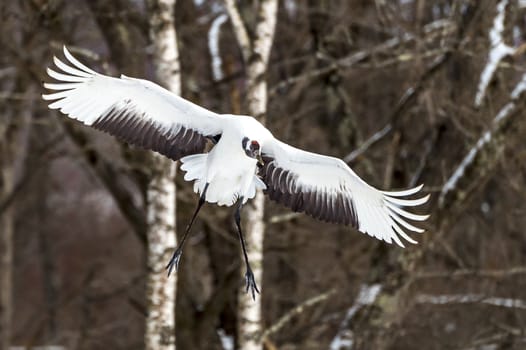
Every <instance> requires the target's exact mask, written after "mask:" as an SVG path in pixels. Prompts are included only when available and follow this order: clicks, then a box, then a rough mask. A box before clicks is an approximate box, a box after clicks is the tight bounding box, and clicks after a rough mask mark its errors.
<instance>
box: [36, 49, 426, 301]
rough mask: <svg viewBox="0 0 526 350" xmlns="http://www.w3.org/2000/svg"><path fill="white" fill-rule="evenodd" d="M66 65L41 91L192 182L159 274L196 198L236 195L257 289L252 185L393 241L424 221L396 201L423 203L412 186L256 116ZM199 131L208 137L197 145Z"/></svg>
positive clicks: (175, 260) (219, 200)
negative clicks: (246, 220) (249, 225)
mask: <svg viewBox="0 0 526 350" xmlns="http://www.w3.org/2000/svg"><path fill="white" fill-rule="evenodd" d="M64 55H65V57H66V59H67V61H68V63H69V64H66V63H64V62H62V61H60V60H59V59H57V58H56V57H54V62H55V65H56V66H57V67H58V68H59V69H60V70H61V71H62V72H57V71H54V70H52V69H49V68H48V70H47V72H48V74H49V76H50V77H51V78H54V79H55V80H56V81H57V82H55V83H44V87H46V88H47V89H49V90H53V92H52V93H50V94H45V95H42V97H43V98H44V100H49V101H53V102H52V103H50V104H49V108H51V109H59V110H60V111H61V112H62V113H64V114H66V115H67V116H68V117H70V118H72V119H76V120H78V121H80V122H82V123H83V124H85V125H89V126H91V127H93V128H95V129H99V130H102V131H105V132H107V133H110V134H111V135H115V136H116V137H118V138H120V139H122V140H124V141H126V142H128V143H130V144H133V145H136V146H139V147H143V148H146V149H150V150H153V151H156V152H159V153H161V154H163V155H165V156H166V157H168V158H170V159H172V160H174V161H177V160H181V163H182V165H181V169H182V170H183V171H185V172H186V174H185V176H184V179H185V180H187V181H194V192H196V193H197V194H198V195H199V202H198V205H197V208H196V210H195V212H194V215H193V217H192V219H191V221H190V224H189V225H188V227H187V229H186V231H185V233H184V235H183V238H182V240H181V242H180V243H179V245H178V247H177V249H176V250H175V252H174V254H173V257H172V259H171V260H170V262H169V263H168V265H167V269H168V274H170V272H171V271H172V270H173V269H174V268H175V269H176V270H177V267H178V265H179V260H180V258H181V254H182V252H183V246H184V243H185V241H186V238H187V236H188V234H189V232H190V229H191V227H192V224H193V222H194V220H195V218H196V216H197V213H198V212H199V209H200V208H201V206H202V205H203V203H205V202H209V203H216V204H218V205H226V206H232V205H234V204H236V209H235V215H234V217H235V222H236V226H237V231H238V235H239V240H240V242H241V247H242V249H243V255H244V258H245V265H246V274H245V278H246V284H247V285H246V287H247V292H248V290H249V289H250V291H251V292H252V295H254V293H255V292H259V291H258V289H257V285H256V282H255V280H254V276H253V274H252V270H251V269H250V264H249V261H248V258H247V252H246V247H245V241H244V238H243V233H242V230H241V224H240V211H241V207H242V206H243V204H245V203H246V202H247V201H248V200H249V199H251V198H253V197H254V196H255V194H256V190H258V189H262V190H264V191H265V193H266V194H267V195H268V196H269V197H270V199H272V200H274V201H276V202H279V203H281V204H284V205H285V206H287V207H289V208H290V209H292V210H294V211H296V212H305V213H306V214H308V215H310V216H312V217H314V218H316V219H319V220H323V221H327V222H332V223H339V224H345V225H351V226H352V227H354V228H356V229H357V230H359V231H361V232H363V233H367V234H368V235H370V236H372V237H376V238H378V239H380V240H383V241H386V242H388V243H391V242H393V241H394V242H395V243H397V244H398V245H399V246H401V247H403V246H404V244H403V243H402V240H401V239H400V238H403V239H404V240H406V241H408V242H410V243H416V241H414V240H413V239H412V238H411V237H409V236H408V235H407V234H406V233H405V232H404V230H403V229H402V228H404V229H406V230H409V231H413V232H423V231H424V230H422V229H421V228H418V227H415V226H414V225H412V224H411V223H409V222H408V221H407V219H409V220H415V221H424V220H426V219H427V217H428V215H416V214H413V213H410V212H408V211H406V210H404V209H403V207H414V206H418V205H421V204H424V203H426V202H427V200H428V198H429V195H427V196H424V197H421V198H418V199H402V198H400V197H405V196H409V195H413V194H416V193H417V192H419V191H420V189H421V188H422V186H418V187H415V188H411V189H407V190H403V191H396V192H384V191H379V190H377V189H375V188H373V187H371V186H369V185H368V184H367V183H365V182H364V181H363V180H362V179H360V178H359V177H358V175H356V174H355V173H354V172H353V171H352V170H351V168H349V167H348V166H347V164H345V163H344V162H343V161H342V160H340V159H337V158H333V157H329V156H324V155H320V154H316V153H311V152H307V151H303V150H300V149H298V148H295V147H292V146H290V145H288V144H286V143H283V142H281V141H279V140H277V139H276V138H274V136H272V134H271V132H270V131H269V130H268V129H267V128H265V127H264V126H263V125H262V124H261V123H259V122H258V121H257V120H256V119H254V118H252V117H249V116H239V115H230V114H216V113H214V112H211V111H209V110H207V109H205V108H202V107H200V106H197V105H195V104H193V103H192V102H190V101H187V100H185V99H183V98H181V97H179V96H177V95H174V94H173V93H171V92H169V91H168V90H166V89H164V88H162V87H160V86H159V85H156V84H154V83H152V82H150V81H147V80H142V79H134V78H130V77H126V76H124V75H122V76H121V77H120V78H113V77H109V76H106V75H102V74H100V73H97V72H95V71H93V70H92V69H90V68H88V67H86V66H85V65H84V64H82V63H80V62H79V61H78V60H77V59H76V58H74V57H73V56H72V55H71V54H70V53H69V51H68V50H67V49H66V47H64ZM207 140H210V141H211V142H213V143H214V147H213V148H212V149H211V150H210V152H208V153H204V151H205V146H206V143H207Z"/></svg>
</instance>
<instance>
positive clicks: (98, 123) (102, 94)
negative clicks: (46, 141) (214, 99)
mask: <svg viewBox="0 0 526 350" xmlns="http://www.w3.org/2000/svg"><path fill="white" fill-rule="evenodd" d="M64 56H65V57H66V60H67V61H68V64H66V63H64V62H62V61H60V60H59V59H58V58H56V57H54V62H55V65H56V66H57V68H59V69H60V70H62V73H59V72H57V71H54V70H52V69H50V68H48V70H47V72H48V74H49V76H50V77H52V78H54V79H55V80H56V81H57V82H54V83H44V87H46V88H47V89H49V90H53V92H52V93H50V94H45V95H42V98H43V99H44V100H50V101H54V102H52V103H50V105H49V108H51V109H59V110H60V111H61V112H62V113H64V114H66V115H68V116H69V117H70V118H72V119H77V120H79V121H81V122H82V123H84V124H86V125H89V126H92V127H94V128H96V129H99V130H102V131H105V132H108V133H110V134H112V135H115V136H117V137H119V138H121V139H122V140H124V141H126V142H128V143H131V144H134V145H136V146H139V147H143V148H146V149H151V150H154V151H156V152H159V153H161V154H163V155H165V156H167V157H169V158H171V159H173V160H178V159H179V158H181V157H184V156H186V155H190V154H195V153H200V152H202V151H203V150H204V148H205V145H206V140H207V137H209V138H214V137H217V136H218V135H221V133H222V123H221V116H220V115H218V114H215V113H213V112H211V111H209V110H206V109H204V108H202V107H199V106H197V105H195V104H193V103H191V102H190V101H187V100H185V99H183V98H182V97H179V96H177V95H175V94H173V93H171V92H170V91H168V90H166V89H164V88H162V87H160V86H159V85H157V84H154V83H152V82H150V81H147V80H142V79H134V78H129V77H126V76H121V77H120V78H113V77H109V76H106V75H102V74H99V73H97V72H95V71H93V70H91V69H90V68H88V67H86V66H85V65H84V64H82V63H80V62H79V61H78V60H77V59H76V58H75V57H73V56H72V55H71V54H70V53H69V51H68V50H67V49H66V47H64Z"/></svg>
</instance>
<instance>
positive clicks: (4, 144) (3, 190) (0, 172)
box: [0, 77, 34, 349]
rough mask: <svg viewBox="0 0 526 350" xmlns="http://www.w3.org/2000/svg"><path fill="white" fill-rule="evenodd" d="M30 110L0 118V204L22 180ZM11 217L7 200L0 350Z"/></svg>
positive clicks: (6, 335) (9, 280)
mask: <svg viewBox="0 0 526 350" xmlns="http://www.w3.org/2000/svg"><path fill="white" fill-rule="evenodd" d="M9 78H11V77H9ZM13 80H14V79H13ZM13 80H12V81H11V83H12V82H13ZM6 85H10V84H4V89H5V91H9V90H11V89H12V88H13V87H12V86H10V87H6ZM12 85H14V84H12ZM32 93H34V89H29V90H28V94H32ZM31 108H32V106H31V105H29V106H25V105H24V106H23V105H22V104H20V107H19V108H17V107H15V108H13V107H8V108H7V111H4V112H3V113H2V115H1V117H2V120H1V121H0V202H4V200H6V199H7V198H10V197H11V196H12V195H13V193H14V191H15V189H16V187H17V185H19V184H17V180H16V179H20V178H23V177H24V176H23V175H22V173H23V171H24V169H23V164H24V162H25V159H26V155H27V148H28V144H29V125H30V118H31ZM15 117H16V118H15ZM14 217H15V213H14V209H13V202H12V201H11V202H10V203H9V204H7V205H6V206H5V207H3V208H2V209H0V349H9V346H10V340H11V331H12V330H11V328H12V315H13V310H12V307H13V294H12V293H13V254H14V252H13V234H14Z"/></svg>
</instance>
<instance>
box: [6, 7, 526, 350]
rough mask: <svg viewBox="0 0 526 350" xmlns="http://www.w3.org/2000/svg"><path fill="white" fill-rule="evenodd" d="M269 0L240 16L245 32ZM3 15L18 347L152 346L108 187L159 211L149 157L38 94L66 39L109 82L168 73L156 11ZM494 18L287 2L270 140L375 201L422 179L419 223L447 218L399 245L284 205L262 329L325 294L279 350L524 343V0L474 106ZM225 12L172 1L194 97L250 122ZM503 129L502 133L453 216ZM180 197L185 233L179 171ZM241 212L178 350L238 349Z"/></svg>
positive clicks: (185, 281) (200, 244) (137, 239)
mask: <svg viewBox="0 0 526 350" xmlns="http://www.w3.org/2000/svg"><path fill="white" fill-rule="evenodd" d="M256 2H257V1H255V0H254V1H242V2H239V3H238V5H239V6H240V9H241V11H242V14H243V16H244V18H245V19H246V21H247V25H248V27H249V28H250V23H251V22H250V21H253V20H254V18H253V17H254V16H253V12H252V9H253V6H254V3H256ZM506 3H507V1H506ZM0 4H1V18H0V26H1V38H2V40H1V54H0V77H1V80H0V85H1V91H0V139H1V140H0V145H1V146H0V150H1V151H2V153H1V154H0V165H1V167H2V168H3V169H7V168H8V167H10V168H14V170H15V174H16V175H15V177H14V186H12V187H13V190H12V191H6V190H5V188H7V185H6V183H5V182H4V183H0V186H1V187H3V188H4V190H2V193H1V197H0V211H1V212H0V215H3V216H8V215H10V216H12V217H14V228H15V229H14V235H13V238H14V243H13V251H14V261H13V266H12V268H13V280H12V285H3V286H0V288H12V290H13V295H14V300H13V317H12V330H13V334H12V340H11V343H12V344H13V345H21V346H22V345H23V346H36V345H50V344H54V345H62V346H64V347H65V348H66V349H141V348H142V346H143V345H142V344H143V334H144V320H145V318H144V293H145V290H144V289H145V288H144V281H145V276H146V273H147V271H146V269H145V255H144V252H145V241H144V236H143V235H141V234H140V232H138V231H137V230H134V229H133V228H132V226H133V225H132V224H131V223H130V221H129V218H130V216H129V215H126V210H127V208H126V207H122V206H118V205H117V204H116V203H117V201H116V200H115V198H114V197H113V195H112V192H111V191H110V190H109V189H110V188H111V186H119V187H120V188H121V189H124V190H125V191H124V192H125V193H127V195H128V198H127V200H128V201H131V202H133V203H135V204H136V205H138V206H139V207H140V206H142V205H143V203H144V196H143V195H144V193H142V192H141V188H143V187H142V186H141V183H142V182H144V179H145V177H146V175H147V173H148V164H147V163H145V161H144V159H145V152H144V151H141V150H137V149H135V148H132V147H129V146H127V145H124V144H121V143H119V142H117V141H116V140H115V139H114V138H112V137H109V136H107V135H105V134H102V133H99V132H96V131H93V130H90V129H88V128H85V127H82V126H81V125H79V124H78V123H74V122H71V121H70V120H66V118H64V117H62V116H60V115H59V114H58V113H56V112H55V111H50V110H48V109H47V106H46V104H45V103H44V102H43V101H42V100H41V99H40V94H41V93H42V92H43V89H42V87H41V82H42V81H43V80H45V79H46V77H45V68H46V67H47V66H49V65H51V63H52V56H53V55H57V56H58V57H62V53H61V48H62V45H63V44H67V45H68V47H70V49H71V51H72V52H73V53H74V54H75V55H76V56H77V57H78V58H79V59H80V60H81V61H83V62H84V63H86V64H88V65H89V66H90V67H92V68H94V69H95V70H98V71H101V72H105V73H107V74H112V75H117V74H120V73H123V74H126V75H129V76H135V77H142V78H149V79H153V75H152V74H153V73H152V72H153V68H152V59H151V54H150V51H151V50H150V49H149V47H150V46H149V45H150V44H149V39H148V22H147V20H146V17H145V7H144V4H143V3H142V1H139V0H115V1H104V0H90V1H88V0H68V1H61V0H55V1H51V0H49V1H46V0H19V1H8V0H1V1H0ZM497 4H498V2H497V1H489V0H481V1H475V0H473V1H469V0H452V1H446V0H443V1H441V0H436V1H423V0H406V1H365V0H320V1H315V0H309V1H299V0H290V1H285V0H284V1H280V4H279V10H278V24H277V28H276V36H275V39H274V43H273V48H272V54H271V59H270V63H269V70H268V74H267V77H268V81H269V96H270V97H269V107H268V108H269V111H268V117H267V125H268V127H269V128H270V129H271V130H272V131H273V133H274V135H275V136H277V137H278V138H280V139H281V140H283V141H285V142H288V143H290V144H293V145H295V146H298V147H301V148H304V149H306V150H310V151H315V152H319V153H324V154H329V155H334V156H338V157H342V158H344V157H347V160H350V162H349V164H350V165H351V166H352V167H353V169H354V170H355V171H356V172H357V173H358V174H359V175H360V176H361V177H362V178H363V179H364V180H366V181H367V182H368V183H370V184H372V185H374V186H376V187H378V188H381V189H398V188H406V187H408V186H414V185H417V184H420V183H424V184H425V187H424V191H425V192H428V193H431V195H432V196H431V200H430V203H429V204H427V205H426V206H425V207H423V208H422V209H421V210H420V212H422V213H425V212H428V213H431V214H432V215H431V217H430V219H429V220H428V221H427V222H426V223H425V224H424V226H425V228H426V232H425V233H424V234H421V235H419V234H413V235H412V237H413V238H415V239H417V240H418V241H419V244H418V245H410V246H409V247H407V248H406V249H401V248H399V247H397V246H393V245H388V244H386V243H384V242H378V241H376V240H375V239H372V238H370V237H368V236H366V235H363V234H361V233H359V232H357V231H356V230H353V229H350V228H348V227H344V226H338V225H332V224H325V223H320V222H317V221H315V220H314V219H311V218H309V217H307V216H305V215H289V214H291V213H290V212H289V211H288V210H287V209H286V208H284V207H282V206H281V205H278V204H276V203H273V202H270V201H267V204H266V213H265V220H266V222H267V229H266V237H265V247H264V253H265V255H264V278H263V283H262V285H263V288H262V293H261V295H260V297H261V298H262V302H263V316H264V324H265V327H266V328H268V327H271V326H273V325H275V324H276V322H277V321H278V320H279V319H280V318H281V317H282V316H283V315H286V314H287V313H288V312H289V311H290V310H291V309H293V308H294V307H296V306H298V305H301V304H302V303H304V302H305V301H308V300H309V299H311V298H313V297H316V296H320V295H321V298H322V300H319V301H316V302H314V303H312V304H309V303H308V304H307V305H305V307H304V309H303V311H302V312H298V313H295V314H294V315H292V318H291V319H290V320H288V321H286V323H284V324H283V325H282V326H281V327H280V328H279V329H278V330H277V331H275V332H273V333H272V334H271V335H270V336H269V338H268V341H267V342H266V343H265V347H266V348H267V349H280V350H289V349H329V348H331V343H333V341H334V339H335V338H336V337H340V339H343V338H345V339H347V340H349V339H351V338H352V345H349V344H348V342H347V343H345V342H344V343H345V344H343V343H342V344H341V349H350V348H351V347H352V348H353V349H466V350H467V349H524V348H526V235H525V232H524V227H525V226H526V204H525V199H526V143H525V142H524V140H525V136H526V122H525V118H524V116H525V108H524V101H525V100H526V96H522V95H519V96H516V97H512V94H511V93H512V91H513V90H514V89H515V88H516V86H517V84H518V83H519V81H520V80H521V79H522V78H523V75H524V74H526V62H525V59H524V55H523V48H525V43H526V26H525V25H526V6H525V4H524V1H510V2H509V3H507V6H506V8H505V23H504V30H503V32H502V36H503V40H504V42H505V43H506V44H507V45H508V46H510V47H512V48H514V49H515V52H514V53H513V54H511V55H508V56H507V57H505V58H504V59H503V60H502V61H500V62H499V64H498V67H497V68H496V71H495V72H494V74H493V76H492V79H491V81H490V84H489V86H488V88H487V91H486V92H485V94H484V98H483V100H482V102H481V105H480V106H479V107H475V106H474V100H475V95H476V94H477V91H478V86H479V81H480V79H481V73H482V71H483V70H484V67H485V66H486V64H487V63H488V56H489V52H490V50H491V45H490V34H489V33H490V31H491V28H492V27H493V23H494V19H495V17H496V15H497ZM224 13H225V11H224V8H223V3H222V2H221V1H220V0H202V1H191V0H178V1H177V6H176V9H175V16H176V29H177V35H178V40H179V51H180V59H181V65H182V69H181V78H182V82H183V96H184V97H185V98H187V99H190V100H191V101H194V102H196V103H198V104H200V105H203V106H205V107H207V108H209V109H212V110H214V111H217V112H221V113H243V111H244V110H245V108H246V105H245V100H244V96H245V93H246V85H245V80H244V77H245V70H244V65H243V63H242V60H241V52H240V50H239V46H238V45H237V42H236V38H235V36H234V33H233V31H232V27H231V25H230V23H229V22H228V21H227V22H225V23H224V24H223V25H222V27H221V29H220V36H219V39H220V41H219V48H220V56H221V58H222V72H223V77H222V78H221V79H219V80H217V79H214V77H213V74H212V64H211V53H210V50H209V46H208V35H209V31H210V27H211V24H212V22H213V20H214V19H215V18H216V17H217V16H220V15H222V14H224ZM508 103H512V104H513V106H512V109H511V111H510V113H509V115H507V116H506V118H505V120H503V121H502V122H501V123H500V124H497V123H495V122H494V119H495V117H496V116H497V115H498V113H499V111H501V109H502V108H503V107H504V106H506V104H508ZM487 130H492V134H491V135H492V137H491V139H489V141H488V142H487V143H485V144H484V145H482V147H480V148H481V149H480V152H477V154H476V155H475V157H474V159H473V162H472V163H470V164H469V166H467V167H466V169H465V171H464V172H463V174H462V176H460V178H459V181H458V184H457V185H456V186H455V188H454V189H452V190H451V191H449V192H448V193H447V195H445V196H443V200H442V201H441V203H439V198H440V197H441V192H442V190H443V187H444V185H445V184H446V183H447V182H448V180H449V179H450V177H451V176H452V174H453V173H454V171H455V169H457V167H458V166H459V164H460V162H461V161H462V159H463V158H464V157H466V155H468V153H469V152H470V151H471V150H472V149H473V147H474V146H475V145H476V144H477V142H478V141H479V139H480V138H481V137H483V135H484V133H485V132H486V131H487ZM373 136H375V138H374V139H371V137H373ZM371 141H375V142H371ZM356 149H359V150H360V151H359V154H358V155H357V156H354V155H356V154H353V155H352V157H351V156H350V154H351V152H352V151H353V150H356ZM351 158H352V159H351ZM177 183H178V194H177V195H178V202H177V217H178V229H179V230H178V232H181V231H182V230H183V229H184V227H185V225H186V224H187V223H188V220H189V219H190V215H191V212H192V211H193V208H194V206H195V203H196V200H197V197H196V195H195V194H194V193H193V192H192V185H191V184H189V183H185V182H184V180H183V179H182V176H181V174H178V178H177ZM232 213H233V212H232V209H231V208H218V207H215V206H211V205H207V206H205V207H204V209H203V211H202V212H201V214H200V217H199V218H198V220H197V222H196V225H195V226H194V235H193V236H192V238H191V240H190V242H189V243H190V244H188V245H187V247H186V251H185V255H184V256H183V259H182V265H181V268H180V271H179V279H178V295H177V330H178V331H177V344H178V347H179V348H180V349H223V345H222V342H221V338H225V337H227V336H234V337H235V323H236V317H237V316H236V302H237V301H236V293H237V291H238V289H239V288H243V283H244V281H243V274H242V271H243V270H242V260H240V256H239V246H238V241H237V237H236V233H235V230H234V226H233V220H232ZM0 229H1V228H0ZM0 252H1V250H0ZM371 286H377V287H378V288H380V292H379V294H378V295H377V297H376V298H375V300H373V301H372V302H367V301H365V302H364V301H363V300H362V299H363V298H362V299H360V298H358V296H359V293H360V291H362V292H364V291H367V290H369V291H370V288H371ZM324 293H329V294H328V295H327V294H324ZM364 304H365V305H364ZM353 307H354V308H355V309H354V313H353V314H352V315H350V317H348V320H347V321H346V320H345V318H346V315H347V314H348V311H349V310H351V309H352V308H353ZM333 346H335V345H334V343H333ZM331 349H334V347H333V348H331Z"/></svg>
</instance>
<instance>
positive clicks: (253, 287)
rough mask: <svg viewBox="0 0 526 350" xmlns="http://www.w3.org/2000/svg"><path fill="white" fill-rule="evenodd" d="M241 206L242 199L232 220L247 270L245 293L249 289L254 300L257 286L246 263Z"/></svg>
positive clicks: (257, 290)
mask: <svg viewBox="0 0 526 350" xmlns="http://www.w3.org/2000/svg"><path fill="white" fill-rule="evenodd" d="M242 206H243V197H241V198H239V202H238V204H237V208H236V212H235V214H234V218H235V220H236V226H237V234H238V236H239V241H240V242H241V248H243V256H244V257H245V266H246V268H247V272H246V273H245V280H246V283H247V290H246V292H247V293H248V290H249V289H250V292H251V293H252V299H254V300H256V292H257V293H258V294H259V289H258V286H257V285H256V280H255V279H254V274H253V273H252V269H251V268H250V264H249V263H248V256H247V248H246V247H245V238H244V237H243V232H242V231H241V207H242Z"/></svg>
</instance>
